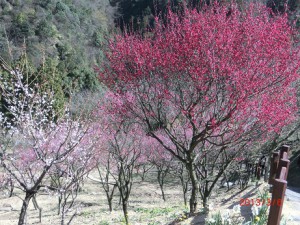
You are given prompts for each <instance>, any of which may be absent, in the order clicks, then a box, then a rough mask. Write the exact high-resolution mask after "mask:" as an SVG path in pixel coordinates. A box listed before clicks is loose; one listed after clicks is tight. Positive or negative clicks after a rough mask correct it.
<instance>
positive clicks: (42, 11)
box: [0, 0, 116, 89]
mask: <svg viewBox="0 0 300 225" xmlns="http://www.w3.org/2000/svg"><path fill="white" fill-rule="evenodd" d="M115 13H116V10H115V9H114V8H113V7H112V6H111V5H110V4H109V1H108V0H100V1H99V0H89V1H81V0H62V1H57V0H1V1H0V19H1V25H0V52H1V57H3V58H4V60H5V61H6V62H9V63H13V62H15V61H16V60H18V59H19V58H20V55H21V54H23V53H24V52H25V49H26V54H27V56H28V59H29V61H30V62H31V63H32V66H33V67H38V66H39V65H40V64H41V63H42V62H43V59H46V61H51V63H50V62H48V63H49V64H51V67H56V69H57V70H58V71H59V72H60V73H62V74H61V76H62V78H63V80H64V81H63V82H64V84H63V85H65V86H70V85H71V83H72V82H75V81H76V82H77V84H76V85H75V86H76V88H78V89H93V88H95V87H96V86H97V78H96V76H95V74H94V72H93V67H92V66H93V65H95V64H97V63H98V62H99V61H100V60H101V58H102V51H101V45H102V44H103V41H104V37H105V36H106V35H108V34H109V32H110V31H111V30H112V29H113V28H114V25H113V20H114V15H115ZM72 86H74V85H72Z"/></svg>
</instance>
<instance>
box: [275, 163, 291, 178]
mask: <svg viewBox="0 0 300 225" xmlns="http://www.w3.org/2000/svg"><path fill="white" fill-rule="evenodd" d="M283 167H285V168H286V172H285V174H284V177H283V178H282V179H284V180H286V179H287V176H288V171H289V167H290V160H288V159H280V160H279V164H278V170H277V174H276V178H279V177H280V173H281V168H283Z"/></svg>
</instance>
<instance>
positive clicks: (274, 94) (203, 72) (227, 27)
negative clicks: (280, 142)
mask: <svg viewBox="0 0 300 225" xmlns="http://www.w3.org/2000/svg"><path fill="white" fill-rule="evenodd" d="M294 34H295V31H294V29H293V28H292V27H291V26H289V23H288V19H287V16H286V15H280V16H277V15H274V14H271V12H270V11H269V10H268V9H266V8H264V7H263V6H260V5H249V6H248V7H246V9H245V10H243V11H241V10H240V9H238V7H237V6H236V5H231V6H230V11H229V10H228V7H224V6H218V5H214V6H212V7H208V8H206V9H205V10H202V11H200V12H199V11H197V10H196V9H185V10H184V11H183V12H181V13H179V14H176V13H173V12H171V11H169V12H168V15H167V21H166V22H163V21H162V20H160V19H159V18H156V25H155V28H154V29H153V30H152V32H151V34H150V35H147V36H146V37H141V36H139V35H134V34H124V35H116V36H115V37H114V39H113V40H111V42H110V45H109V51H108V53H107V59H108V63H107V64H106V65H104V69H103V70H100V69H99V76H100V79H101V81H102V82H103V83H105V84H106V85H107V86H108V87H109V88H110V89H111V90H112V91H113V92H114V98H112V106H115V107H114V108H113V109H112V110H111V113H114V114H115V115H118V116H119V117H120V118H131V119H135V121H136V122H137V123H138V124H139V125H141V126H142V128H143V129H144V130H145V132H146V133H147V134H148V135H149V137H151V138H153V139H155V140H156V141H157V142H158V143H160V144H161V146H162V147H163V148H164V149H165V151H168V152H169V153H170V154H172V155H173V156H174V157H176V158H177V159H178V160H179V161H181V162H182V163H183V164H184V165H185V167H186V169H187V171H188V174H189V177H190V180H191V185H192V190H191V197H190V212H191V213H194V212H195V211H196V208H197V195H198V193H199V183H198V179H197V174H196V167H197V164H198V163H199V162H200V163H205V160H206V161H207V160H210V159H214V160H216V161H220V162H224V163H225V164H224V165H225V166H222V167H220V168H218V170H219V172H220V173H222V172H223V171H224V170H225V169H226V165H229V163H230V160H232V159H233V158H235V157H236V156H237V155H238V154H239V153H240V152H241V151H246V150H247V149H248V148H247V145H248V144H250V143H253V142H256V141H262V140H264V139H267V138H268V137H270V136H271V135H272V134H273V133H276V132H279V131H280V130H281V128H282V127H283V126H285V125H286V124H288V123H291V122H292V121H293V118H294V115H295V112H296V98H295V91H296V89H295V88H294V87H293V86H292V85H291V84H292V83H293V82H294V81H295V80H296V79H297V78H298V71H299V67H300V62H299V59H300V54H299V47H297V45H296V44H295V40H296V39H295V35H294ZM207 153H210V155H208V154H207ZM206 156H207V157H206ZM224 160H225V161H224ZM200 172H201V171H200ZM219 172H217V174H219ZM212 182H215V181H212Z"/></svg>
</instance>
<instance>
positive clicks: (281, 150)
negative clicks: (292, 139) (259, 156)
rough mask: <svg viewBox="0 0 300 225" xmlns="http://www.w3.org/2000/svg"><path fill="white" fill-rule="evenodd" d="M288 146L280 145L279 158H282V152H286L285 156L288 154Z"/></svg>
mask: <svg viewBox="0 0 300 225" xmlns="http://www.w3.org/2000/svg"><path fill="white" fill-rule="evenodd" d="M289 151H290V146H288V145H282V147H281V148H280V159H283V154H284V153H285V152H286V154H287V156H288V155H289Z"/></svg>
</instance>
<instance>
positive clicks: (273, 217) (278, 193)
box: [268, 167, 287, 225]
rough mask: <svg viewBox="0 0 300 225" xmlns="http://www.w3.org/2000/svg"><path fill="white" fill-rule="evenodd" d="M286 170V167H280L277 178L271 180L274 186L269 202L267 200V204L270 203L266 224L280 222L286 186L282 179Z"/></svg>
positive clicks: (273, 224)
mask: <svg viewBox="0 0 300 225" xmlns="http://www.w3.org/2000/svg"><path fill="white" fill-rule="evenodd" d="M286 171H287V168H286V167H282V168H281V173H280V175H279V179H275V180H274V181H273V187H274V188H273V192H272V199H271V201H270V202H269V201H268V205H270V213H269V218H268V225H279V224H280V219H281V213H282V206H283V202H284V195H285V190H286V186H287V181H286V180H284V179H283V178H284V177H285V173H286Z"/></svg>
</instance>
